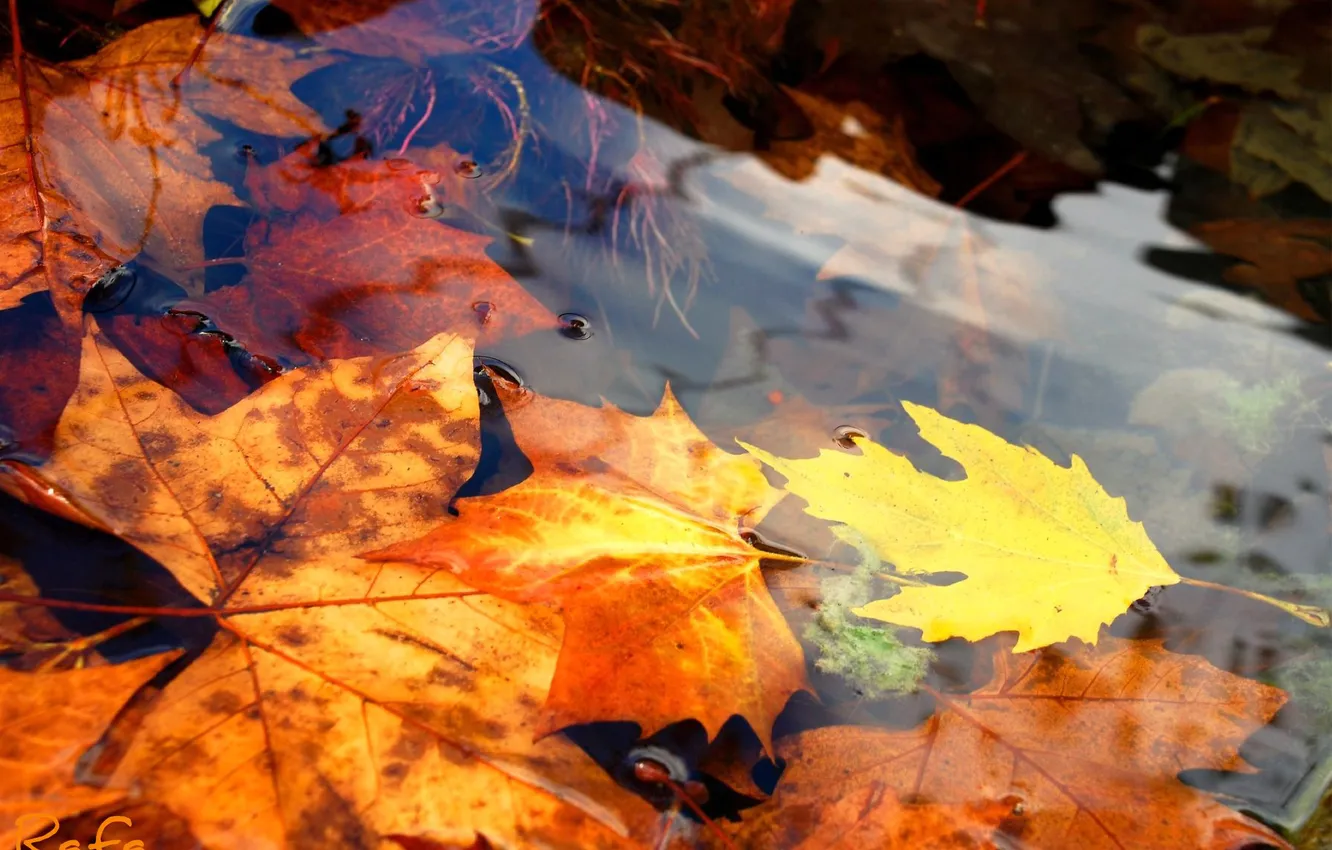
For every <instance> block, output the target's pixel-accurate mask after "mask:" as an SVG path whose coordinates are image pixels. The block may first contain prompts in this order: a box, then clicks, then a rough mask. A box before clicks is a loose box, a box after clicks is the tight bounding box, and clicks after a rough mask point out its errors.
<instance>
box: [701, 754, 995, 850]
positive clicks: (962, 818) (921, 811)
mask: <svg viewBox="0 0 1332 850" xmlns="http://www.w3.org/2000/svg"><path fill="white" fill-rule="evenodd" d="M820 731H823V730H820ZM815 735H817V732H806V733H805V734H804V736H803V737H804V738H805V739H807V740H808V739H811V738H813V737H814V736H815ZM785 758H787V759H788V760H789V761H790V762H791V763H790V764H789V765H788V767H787V769H786V772H785V773H783V774H782V784H781V785H779V786H778V791H777V793H776V795H775V796H774V797H773V798H772V800H771V802H769V803H768V804H766V805H765V806H763V807H762V808H761V809H760V810H759V813H758V814H757V815H756V816H755V817H752V818H749V819H746V820H745V821H743V822H742V823H741V825H740V826H738V827H734V828H732V829H731V830H729V831H730V833H731V834H732V836H733V837H734V839H735V841H737V842H738V843H739V844H740V846H743V847H746V848H752V850H787V848H790V850H795V849H796V848H799V850H815V848H840V850H852V848H862V847H920V848H930V850H1002V848H1005V847H1009V846H1011V845H1009V844H1008V843H1007V841H1006V840H1005V838H1004V837H1003V836H1002V835H996V833H997V832H998V831H999V829H1000V826H1001V825H1002V824H1003V823H1004V821H1005V820H1007V819H1010V818H1011V817H1012V814H1013V805H1012V804H1011V803H1006V802H1004V801H994V802H980V803H953V804H946V803H935V802H907V801H904V800H902V799H901V798H900V797H899V796H898V795H897V794H896V793H894V792H893V791H892V790H890V789H886V788H885V787H884V785H883V784H882V783H880V782H866V781H864V779H863V778H861V777H855V778H851V779H848V778H847V776H846V774H845V770H844V768H843V767H842V762H841V761H840V760H838V759H835V758H826V759H822V760H820V759H812V760H809V761H805V760H801V754H800V753H799V752H792V754H791V755H788V756H785ZM712 846H719V845H717V844H716V843H715V842H714V843H713V845H712Z"/></svg>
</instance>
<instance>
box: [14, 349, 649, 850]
mask: <svg viewBox="0 0 1332 850" xmlns="http://www.w3.org/2000/svg"><path fill="white" fill-rule="evenodd" d="M82 376H83V377H82V383H81V385H80V388H79V390H78V391H77V392H76V394H75V397H74V400H73V402H72V403H71V405H70V407H69V408H68V409H67V410H66V413H65V416H64V418H63V419H62V421H61V423H60V427H59V428H58V430H57V434H56V437H57V439H56V450H55V452H54V454H53V455H52V458H51V460H50V461H48V462H47V463H46V464H45V465H43V466H41V467H35V468H33V467H23V466H21V465H18V464H14V463H10V464H9V465H7V466H6V467H5V472H6V473H7V474H6V475H5V477H4V481H5V482H6V486H7V487H8V488H9V489H10V490H11V491H13V492H16V494H17V495H19V496H20V497H25V496H26V497H28V498H29V499H30V500H33V501H40V499H42V498H44V499H46V501H45V502H44V503H43V505H44V506H45V507H48V508H51V507H52V505H53V504H58V505H59V506H61V509H62V510H63V511H64V512H65V515H66V516H69V517H70V518H81V519H82V520H83V521H84V522H86V523H88V524H92V525H95V526H97V527H100V528H103V529H105V530H107V531H110V532H113V533H116V534H119V535H120V536H122V537H124V538H125V539H127V540H129V541H130V542H132V543H134V544H135V545H137V546H139V547H140V548H141V549H143V550H144V551H146V552H148V553H149V554H151V555H153V556H154V557H156V558H157V559H158V560H159V561H161V562H162V563H163V564H164V565H166V566H167V568H168V569H170V570H171V571H172V572H173V573H174V574H175V575H176V577H177V578H178V579H180V581H181V582H182V584H184V585H185V586H186V587H187V588H188V589H190V590H191V591H192V592H193V593H194V594H195V595H196V596H198V597H199V598H200V599H203V600H205V601H208V602H213V603H214V607H213V608H211V609H201V610H198V611H196V612H192V613H194V614H196V615H197V616H205V617H208V618H210V619H212V620H213V621H214V622H215V623H216V624H217V625H218V626H219V627H220V631H219V634H218V636H217V637H216V638H215V640H214V641H213V643H212V645H211V646H210V647H209V648H208V649H207V650H206V651H205V652H204V653H203V654H202V655H201V656H200V657H198V658H197V659H195V660H194V661H193V662H192V663H191V664H190V666H188V667H187V668H186V669H185V670H184V671H182V672H181V673H180V674H179V675H178V676H177V677H176V678H175V679H173V680H172V681H171V682H170V683H169V684H167V686H166V687H165V689H164V690H163V691H162V693H161V694H160V696H158V697H157V698H156V701H155V702H153V703H152V704H151V705H150V706H148V707H147V708H146V709H145V710H144V711H143V712H142V716H141V720H139V721H138V724H137V726H135V727H133V728H130V729H128V730H124V731H122V730H120V729H118V728H113V729H112V731H111V733H110V734H111V735H112V736H119V737H120V738H121V739H122V740H124V743H125V746H126V749H125V751H124V752H125V755H124V757H123V759H122V760H121V761H120V762H119V764H118V766H117V767H116V768H115V772H114V775H113V776H112V777H111V780H110V782H109V784H108V786H107V787H108V788H109V789H111V790H112V791H116V792H119V794H120V795H124V796H127V797H129V798H130V799H131V800H151V801H155V802H158V803H160V804H162V805H165V806H166V807H167V808H169V809H170V810H171V811H172V812H173V813H175V814H176V815H177V816H179V817H181V818H183V819H184V820H185V821H186V822H187V823H188V824H189V826H190V830H191V832H192V833H193V834H194V835H196V836H197V837H198V838H199V840H200V841H202V842H203V843H204V844H205V845H206V846H209V847H218V848H237V850H240V848H255V847H258V848H264V847H293V848H307V847H308V848H322V847H327V846H330V845H333V844H344V845H346V846H365V845H371V846H373V845H374V844H375V842H376V840H377V839H378V837H380V836H386V835H409V836H411V835H417V836H422V837H426V838H430V839H432V840H435V841H438V842H439V843H441V844H443V845H445V846H447V845H449V844H461V845H464V846H465V845H467V844H469V843H470V842H471V841H473V840H474V839H475V837H476V836H477V835H478V834H480V835H484V836H486V837H487V839H488V840H490V841H492V842H493V843H494V845H495V846H523V845H525V844H529V843H532V844H540V845H542V846H551V847H569V848H575V847H578V848H582V847H608V848H609V847H629V846H636V845H637V844H641V843H642V842H641V841H637V839H634V840H631V836H639V835H642V834H644V833H645V831H646V830H647V829H648V827H649V824H648V821H650V818H651V809H650V808H649V807H648V806H647V805H646V804H645V803H644V802H642V800H641V799H639V798H637V797H635V796H634V795H632V794H630V793H629V792H627V791H624V790H623V789H621V788H619V786H617V785H615V784H614V782H612V781H611V779H610V778H609V777H608V776H607V775H606V774H605V772H604V771H603V770H602V769H601V768H600V767H598V766H597V765H596V763H595V762H593V761H591V759H589V758H588V757H587V756H585V755H584V754H582V753H581V752H580V751H578V750H577V749H576V748H575V747H573V745H571V744H569V743H568V742H566V741H564V740H562V739H554V738H552V739H549V740H545V741H542V742H540V743H534V740H535V738H536V735H537V732H538V729H539V727H538V724H537V721H538V719H539V717H540V707H541V705H542V702H543V700H544V698H545V696H546V692H547V690H548V687H549V684H550V680H551V676H552V674H553V672H554V667H555V658H556V653H557V652H558V650H559V647H560V645H561V637H562V628H563V627H562V624H561V622H560V619H559V618H558V616H556V614H555V612H554V611H552V610H551V609H549V608H548V607H546V606H542V605H527V606H523V605H518V604H515V603H511V602H505V601H501V600H498V599H493V598H490V597H487V596H485V595H484V594H479V593H477V592H476V591H475V590H473V589H472V588H470V587H466V586H463V585H461V584H460V583H459V582H458V581H457V580H456V579H453V578H452V577H449V576H447V575H445V574H442V573H439V572H437V571H434V570H428V569H421V568H417V567H410V566H405V565H401V564H382V563H381V564H369V563H366V562H365V561H363V560H360V559H357V558H355V557H354V553H355V552H356V551H358V549H359V548H361V547H376V546H379V547H383V546H387V545H390V544H392V543H394V542H398V541H401V540H404V539H412V538H414V537H417V536H420V535H422V534H424V533H425V532H427V531H428V530H429V529H430V528H432V527H433V526H434V525H435V524H437V523H438V522H439V520H440V519H441V518H442V517H443V516H445V509H446V505H447V501H448V498H449V497H450V496H451V495H452V494H453V492H454V491H455V490H456V489H457V487H458V486H459V485H460V484H461V483H462V481H463V480H464V479H465V478H466V476H467V475H468V474H470V472H471V470H472V468H473V466H474V465H475V463H476V460H477V454H478V448H479V446H478V443H479V434H478V421H477V420H478V406H477V394H476V390H475V387H474V385H473V383H472V357H471V347H470V345H468V344H467V343H466V342H465V341H464V340H462V339H459V338H457V337H453V336H448V335H441V336H439V337H436V338H434V339H432V340H430V341H429V342H427V343H426V344H425V345H423V346H421V347H420V348H418V349H417V350H415V351H413V352H411V353H409V354H406V355H400V356H397V357H390V358H382V359H378V360H376V359H371V358H363V359H359V360H350V361H333V362H330V363H327V364H320V365H318V366H314V367H310V368H308V369H305V370H298V371H293V372H291V373H288V374H286V375H283V376H281V377H279V378H277V379H275V380H274V381H272V382H271V383H269V384H267V385H265V386H264V387H263V388H261V389H260V390H258V391H257V392H255V393H254V394H253V395H252V396H250V397H249V398H248V399H246V400H245V401H244V402H242V403H240V404H237V405H235V406H233V407H231V408H229V409H228V410H227V411H226V412H224V413H222V414H220V415H218V416H211V417H210V416H207V415H204V414H199V413H197V412H195V411H193V410H192V409H191V408H189V407H188V406H186V405H185V404H184V403H183V402H182V401H180V399H179V398H177V397H176V396H175V395H174V394H172V393H170V392H169V391H167V390H164V389H163V388H162V387H160V386H159V385H158V384H156V383H153V382H151V381H148V380H146V379H145V378H143V377H142V376H141V375H139V374H138V373H136V372H135V371H134V369H133V367H132V366H131V365H130V364H129V362H128V361H127V360H125V359H124V357H123V356H122V355H121V354H120V353H119V352H118V351H116V350H115V349H114V348H111V347H109V346H108V345H106V343H105V341H104V340H103V339H102V338H101V335H100V332H98V331H96V330H95V329H94V331H93V333H92V334H90V336H89V337H88V338H87V340H86V341H85V346H84V360H83V365H82ZM176 613H178V614H179V612H176ZM103 727H105V721H104V722H103V723H102V724H101V726H100V727H99V728H98V729H95V730H91V732H90V734H93V735H94V736H96V734H100V731H101V728H103ZM76 755H77V754H76ZM441 788H446V789H448V793H447V794H441V793H439V790H440V789H441Z"/></svg>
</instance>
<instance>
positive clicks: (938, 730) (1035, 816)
mask: <svg viewBox="0 0 1332 850" xmlns="http://www.w3.org/2000/svg"><path fill="white" fill-rule="evenodd" d="M936 698H937V700H938V712H937V714H935V715H934V716H933V717H931V718H930V719H929V720H928V721H926V723H925V724H924V725H922V726H920V727H919V728H917V729H914V730H912V731H909V732H895V731H888V730H884V729H874V728H862V727H847V726H841V727H831V728H824V729H815V730H812V731H808V732H802V733H800V734H798V735H796V736H794V737H792V738H789V739H786V740H784V741H783V742H782V743H781V744H780V746H779V748H778V752H779V754H780V755H781V756H782V757H783V758H785V759H786V760H787V761H788V763H790V765H791V766H790V767H789V768H788V773H787V775H785V776H783V778H782V783H783V784H785V783H787V782H791V783H792V784H793V785H795V786H796V787H795V788H794V789H792V791H790V792H783V791H782V790H781V788H782V785H780V784H779V786H778V788H779V790H778V792H777V794H776V795H774V797H773V802H772V803H771V804H769V805H771V806H773V807H774V808H773V809H772V810H770V811H768V812H767V813H764V809H763V808H760V809H756V810H754V816H755V817H756V818H757V819H758V823H757V824H756V826H755V827H754V829H756V830H761V829H763V828H764V827H763V824H765V823H777V824H781V823H783V822H788V823H789V822H791V821H792V820H794V819H795V818H796V817H798V816H799V808H800V807H802V806H803V807H805V808H806V809H807V810H809V811H812V812H818V811H819V810H820V809H821V808H823V807H832V808H833V810H837V809H838V807H841V812H842V818H840V819H838V818H835V817H834V816H832V815H823V816H822V817H821V819H820V822H819V825H820V826H821V827H822V828H823V829H824V830H825V832H824V834H825V835H826V836H827V837H828V839H829V840H834V839H835V838H836V837H837V835H838V833H839V831H841V830H858V829H869V828H872V827H875V826H877V824H875V822H874V821H873V819H872V818H870V819H868V820H869V823H866V822H865V821H866V819H867V818H866V816H865V815H863V814H861V813H862V811H864V809H862V808H861V807H852V806H844V805H843V804H842V803H841V802H840V801H842V800H847V799H857V800H865V801H867V803H873V802H874V800H875V799H877V798H876V796H875V793H874V792H875V791H876V790H877V791H878V792H879V794H880V795H882V796H884V797H888V799H889V800H891V799H892V798H891V794H893V793H896V794H897V795H899V796H901V797H903V798H906V799H921V800H928V801H929V803H930V804H932V805H937V806H965V805H971V806H977V807H985V806H989V805H994V804H997V803H1001V802H1002V803H1003V805H1004V806H1005V807H1007V809H1008V810H1009V811H1010V812H1012V814H1013V817H1012V819H1011V822H1010V823H1009V824H1007V825H1006V829H1007V830H1011V831H1013V832H1014V833H1015V837H1016V838H1017V839H1018V840H1017V841H1016V842H1015V843H1016V844H1018V845H1019V846H1022V847H1025V848H1032V850H1044V848H1049V850H1059V849H1061V848H1066V847H1074V846H1076V847H1095V848H1101V847H1105V848H1111V847H1209V848H1218V850H1220V848H1229V850H1239V848H1242V847H1246V846H1254V845H1257V844H1263V843H1269V844H1272V845H1274V846H1277V847H1287V846H1288V845H1287V844H1286V843H1285V842H1284V841H1282V840H1281V838H1279V837H1278V836H1277V835H1275V834H1274V833H1272V832H1271V831H1269V830H1267V829H1266V828H1264V827H1263V826H1261V825H1259V824H1258V823H1256V822H1254V821H1251V820H1249V819H1247V818H1245V817H1243V816H1242V815H1240V814H1238V813H1237V812H1235V811H1233V810H1232V809H1229V808H1227V807H1225V806H1222V805H1221V804H1219V803H1217V802H1215V801H1214V800H1212V799H1211V798H1210V797H1208V796H1207V795H1206V794H1204V793H1202V792H1200V791H1197V790H1195V789H1193V788H1190V787H1189V786H1187V785H1185V784H1183V783H1182V782H1180V781H1179V780H1178V779H1176V775H1177V774H1178V773H1179V772H1180V771H1181V770H1188V769H1194V768H1210V769H1216V770H1244V769H1247V765H1246V764H1245V763H1244V761H1243V760H1242V759H1241V758H1240V756H1239V747H1240V745H1241V744H1243V742H1244V740H1245V739H1246V738H1247V737H1248V736H1249V734H1250V733H1251V732H1252V731H1253V730H1255V729H1257V728H1258V727H1259V726H1262V725H1263V724H1265V723H1266V722H1268V721H1269V720H1270V719H1271V718H1272V716H1273V715H1274V714H1275V713H1276V711H1277V709H1278V708H1280V707H1281V705H1282V703H1283V702H1284V701H1285V695H1284V694H1283V693H1282V692H1281V691H1279V690H1278V689H1276V688H1273V687H1270V686H1267V685H1262V684H1259V683H1257V682H1253V681H1250V680H1247V679H1244V678H1241V677H1239V676H1234V675H1232V674H1230V673H1226V672H1224V671H1222V670H1219V669H1217V668H1215V667H1213V666H1212V665H1210V664H1208V663H1207V662H1206V661H1204V660H1202V659H1200V658H1194V657H1191V656H1183V655H1174V654H1172V653H1169V652H1167V651H1165V649H1164V648H1163V647H1162V645H1161V643H1160V642H1159V641H1126V640H1120V639H1117V638H1106V639H1104V640H1102V642H1101V645H1100V646H1099V647H1097V648H1096V649H1094V650H1092V649H1081V650H1069V651H1066V652H1061V651H1056V650H1053V649H1047V650H1042V651H1038V652H1033V653H1027V654H1023V655H1009V654H1008V653H1007V652H1005V651H1000V652H999V653H998V654H997V655H996V668H995V674H994V678H993V680H992V681H991V682H990V683H989V684H988V685H987V686H985V687H984V688H981V689H980V690H978V691H976V692H975V693H971V694H937V695H936ZM801 780H804V781H801ZM784 801H785V804H786V806H788V807H790V810H789V811H782V806H783V802H784ZM884 808H886V809H887V812H888V813H892V810H893V807H892V806H891V803H889V804H887V805H886V806H884V807H881V808H880V809H870V811H871V812H872V813H873V814H874V815H876V816H877V815H878V813H879V812H881V811H883V809H884ZM981 810H984V809H983V808H982V809H981ZM765 846H767V845H765ZM770 846H773V847H790V846H803V845H800V844H796V843H791V842H788V843H779V842H774V843H772V844H771V845H770ZM943 846H951V845H946V844H945V845H943ZM1000 846H1012V844H1007V843H1005V844H1000Z"/></svg>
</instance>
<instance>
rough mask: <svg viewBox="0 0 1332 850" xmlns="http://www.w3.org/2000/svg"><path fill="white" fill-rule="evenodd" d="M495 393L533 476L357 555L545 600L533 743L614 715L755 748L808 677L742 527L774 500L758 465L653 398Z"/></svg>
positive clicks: (650, 727)
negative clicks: (741, 735)
mask: <svg viewBox="0 0 1332 850" xmlns="http://www.w3.org/2000/svg"><path fill="white" fill-rule="evenodd" d="M501 397H502V398H505V407H506V409H507V410H509V411H510V412H509V419H510V423H511V425H512V427H513V432H514V436H515V439H516V440H517V442H518V444H519V446H520V448H522V449H523V451H524V453H525V454H526V455H527V456H528V458H529V459H530V460H531V462H532V464H533V466H534V467H535V471H534V473H533V474H532V476H531V477H530V478H528V479H527V480H526V481H523V482H522V483H521V484H518V485H517V486H515V487H512V488H510V489H508V490H505V491H503V492H501V493H498V494H495V495H491V496H482V497H476V498H468V499H462V500H459V502H458V505H457V509H458V513H459V515H460V516H459V519H458V520H456V521H450V522H446V523H444V524H443V525H441V526H440V527H438V528H437V529H435V530H434V531H432V532H431V533H430V534H428V535H426V536H424V537H423V538H421V539H419V540H416V541H414V542H410V543H405V544H402V545H398V546H393V547H389V548H387V549H383V550H380V551H376V552H371V553H369V554H367V555H365V556H363V557H366V558H368V559H371V560H375V561H385V560H387V561H405V562H409V563H416V564H422V565H427V566H433V567H440V568H445V569H448V570H451V571H452V572H453V573H454V574H456V575H457V576H458V577H459V578H461V579H462V580H463V581H465V582H466V583H468V584H470V585H472V586H473V587H477V588H480V589H482V590H485V591H486V592H488V593H494V594H497V595H499V596H502V597H505V598H511V599H517V600H524V601H546V600H550V601H554V602H556V603H557V604H558V605H559V607H560V610H561V612H562V615H563V618H564V623H565V636H564V645H563V647H562V648H561V650H560V659H559V664H558V666H557V669H556V672H555V679H554V681H553V682H552V683H551V689H550V695H549V696H548V697H547V699H546V715H545V719H544V721H543V723H542V726H541V729H542V731H544V732H551V731H554V730H556V729H560V728H563V727H565V726H569V725H572V724H576V723H588V722H591V721H595V720H611V719H622V720H630V721H633V722H636V723H638V724H639V725H640V726H641V727H642V728H643V730H644V734H651V733H653V732H656V731H657V730H659V729H661V728H662V727H664V726H666V725H668V724H671V723H675V722H677V721H680V720H682V719H685V718H694V719H696V720H698V721H699V722H700V723H702V724H703V726H704V728H705V729H706V730H707V731H708V734H709V736H713V735H715V734H716V733H717V732H718V730H719V729H720V728H721V727H722V724H724V723H725V722H726V720H727V719H728V718H729V717H731V716H733V715H741V716H743V717H744V718H746V719H747V720H748V721H749V722H750V724H751V725H752V726H753V727H754V730H755V731H756V732H757V733H758V735H759V737H760V739H761V740H762V741H763V742H764V744H765V746H766V747H767V748H768V752H772V748H771V729H772V722H773V720H774V719H775V718H776V716H777V714H778V713H779V712H780V711H781V710H782V708H783V706H785V704H786V701H787V699H788V698H789V697H790V696H791V694H792V693H794V692H795V691H797V690H800V689H802V688H806V687H807V684H806V681H805V675H804V659H803V654H802V652H801V650H800V646H799V644H798V643H797V642H796V640H795V638H794V636H793V635H792V634H791V632H790V629H789V628H788V627H787V625H786V622H785V620H784V619H783V617H782V615H781V613H780V612H779V611H778V609H777V607H776V605H775V604H774V603H773V601H772V598H771V597H770V596H769V595H768V591H767V588H766V587H765V585H764V583H763V577H762V574H761V573H760V571H759V559H760V555H761V553H760V552H759V551H757V550H756V549H754V548H753V547H752V546H751V545H750V544H749V543H748V542H747V541H746V536H745V535H744V534H743V533H742V525H744V526H750V525H752V524H757V522H758V521H759V520H760V519H762V517H763V514H764V513H766V511H767V510H768V508H769V507H770V506H771V505H772V504H773V502H774V501H775V499H776V498H777V497H778V494H777V493H776V492H775V491H774V490H772V488H770V487H769V486H768V484H767V481H766V480H765V479H764V477H763V474H762V472H761V471H760V469H759V467H757V466H756V465H754V464H753V463H750V462H749V461H748V459H746V458H742V457H738V456H735V455H730V454H727V453H726V452H723V451H722V450H721V449H719V448H717V446H715V445H714V444H713V443H711V442H710V441H709V440H708V439H707V438H706V437H705V436H704V435H703V434H702V433H701V432H700V431H699V430H698V428H697V427H696V426H695V425H694V424H693V422H692V421H690V419H689V417H688V415H687V414H686V413H685V412H684V410H683V408H681V407H680V405H679V403H678V402H677V401H676V400H675V397H674V396H673V395H672V394H671V393H670V391H669V390H668V391H667V393H666V396H665V398H663V399H662V402H661V405H660V406H659V407H658V408H657V411H656V412H655V413H654V414H653V415H652V416H650V417H635V416H631V415H629V414H626V413H624V412H623V411H620V410H618V409H617V408H615V407H613V406H611V405H610V404H606V405H605V406H604V407H602V408H601V409H599V410H598V409H595V408H587V407H583V406H581V405H577V404H574V403H572V402H566V401H558V400H552V399H547V398H532V399H529V400H527V403H526V404H524V403H523V399H522V398H521V397H520V396H518V395H517V394H516V393H515V392H514V390H513V388H512V387H510V388H509V390H508V391H507V392H503V393H502V396H501Z"/></svg>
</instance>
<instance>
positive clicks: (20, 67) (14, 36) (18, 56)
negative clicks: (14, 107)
mask: <svg viewBox="0 0 1332 850" xmlns="http://www.w3.org/2000/svg"><path fill="white" fill-rule="evenodd" d="M18 4H19V0H9V35H10V39H11V41H12V44H13V48H12V52H13V54H14V55H13V63H14V84H15V85H16V86H17V87H18V93H19V97H18V100H19V110H20V112H21V113H22V115H23V152H24V154H25V155H26V156H27V160H28V188H29V189H31V190H32V205H33V208H34V210H35V211H36V213H37V228H36V229H37V230H39V231H41V234H42V237H43V244H44V243H45V237H46V223H47V222H46V202H45V201H43V200H42V190H41V187H40V185H39V183H38V178H37V143H36V141H35V140H34V139H33V133H32V107H31V105H29V103H28V100H29V93H28V74H27V68H26V67H25V65H24V62H25V61H26V58H27V57H26V56H25V54H24V53H23V36H22V35H21V34H20V33H19V14H18Z"/></svg>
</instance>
